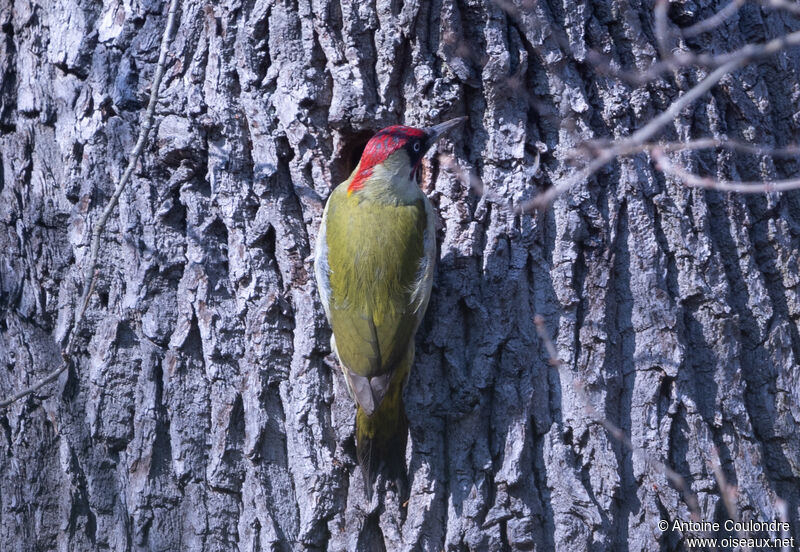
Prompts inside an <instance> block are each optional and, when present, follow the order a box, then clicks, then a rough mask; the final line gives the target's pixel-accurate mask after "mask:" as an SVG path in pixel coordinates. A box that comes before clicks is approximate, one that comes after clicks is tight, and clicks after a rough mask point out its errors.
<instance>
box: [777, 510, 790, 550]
mask: <svg viewBox="0 0 800 552" xmlns="http://www.w3.org/2000/svg"><path fill="white" fill-rule="evenodd" d="M775 509H776V510H778V516H780V518H781V521H782V522H783V526H782V528H781V529H782V530H781V538H782V539H783V542H784V545H783V552H789V551H790V550H791V545H790V544H789V543H790V542H791V541H790V539H791V533H789V529H788V527H789V503H788V502H786V501H785V500H784V499H782V498H780V497H778V498H777V499H776V500H775Z"/></svg>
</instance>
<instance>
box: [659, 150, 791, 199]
mask: <svg viewBox="0 0 800 552" xmlns="http://www.w3.org/2000/svg"><path fill="white" fill-rule="evenodd" d="M652 155H653V159H654V160H655V161H656V168H657V169H658V170H660V171H661V172H663V173H664V174H668V175H670V176H672V177H674V178H676V179H678V180H680V181H681V182H683V183H684V184H685V185H687V186H690V187H692V188H705V189H707V190H718V191H722V192H738V193H743V194H761V193H769V192H786V191H789V190H797V189H800V178H791V179H789V180H773V181H761V182H728V181H726V180H717V179H714V178H710V177H707V176H698V175H696V174H694V173H690V172H689V171H687V170H685V169H684V168H682V167H679V166H677V165H673V164H672V162H671V161H670V160H669V158H668V157H667V156H666V155H665V154H664V152H663V151H661V150H660V149H658V148H655V149H653V151H652Z"/></svg>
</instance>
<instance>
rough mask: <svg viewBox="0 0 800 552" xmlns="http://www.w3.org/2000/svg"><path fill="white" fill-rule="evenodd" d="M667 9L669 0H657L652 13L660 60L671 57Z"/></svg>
mask: <svg viewBox="0 0 800 552" xmlns="http://www.w3.org/2000/svg"><path fill="white" fill-rule="evenodd" d="M668 9H669V0H657V1H656V7H655V10H654V11H653V16H654V17H653V18H654V19H655V27H656V44H657V45H658V53H659V54H660V55H661V59H665V60H666V59H669V58H670V57H672V56H671V54H670V50H669V29H668V26H667V21H668V18H667V10H668Z"/></svg>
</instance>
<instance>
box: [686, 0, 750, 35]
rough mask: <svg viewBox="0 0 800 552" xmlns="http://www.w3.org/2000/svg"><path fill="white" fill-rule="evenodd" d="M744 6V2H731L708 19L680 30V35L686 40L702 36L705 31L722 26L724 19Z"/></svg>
mask: <svg viewBox="0 0 800 552" xmlns="http://www.w3.org/2000/svg"><path fill="white" fill-rule="evenodd" d="M743 4H744V0H733V1H732V2H730V3H729V4H728V5H727V6H725V7H724V8H722V9H721V10H719V11H718V12H717V13H715V14H714V15H712V16H711V17H709V18H708V19H703V20H702V21H699V22H697V23H695V24H694V25H692V26H691V27H686V28H685V29H681V34H682V35H683V36H685V37H686V38H691V37H693V36H697V35H699V34H702V33H704V32H706V31H710V30H711V29H714V28H716V27H719V26H720V25H722V24H723V23H724V22H725V20H726V19H728V18H729V17H731V16H732V15H733V14H735V13H736V12H737V11H739V8H741V7H742V5H743Z"/></svg>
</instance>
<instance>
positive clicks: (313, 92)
mask: <svg viewBox="0 0 800 552" xmlns="http://www.w3.org/2000/svg"><path fill="white" fill-rule="evenodd" d="M721 4H724V2H720V3H719V4H717V3H716V2H708V1H705V0H702V1H698V2H685V3H676V5H674V6H672V8H671V11H670V14H669V15H670V25H673V26H678V27H679V26H685V25H688V24H690V23H692V22H694V21H697V20H699V19H702V18H703V17H707V16H709V15H711V14H712V13H713V12H714V11H715V10H716V9H718V8H719V7H720V5H721ZM164 8H165V6H164V4H163V2H158V1H150V0H142V1H141V2H128V3H118V2H114V1H110V2H109V1H107V2H105V3H104V4H103V5H100V4H97V3H94V2H89V1H80V2H74V1H72V0H63V1H62V2H59V3H58V4H57V5H55V4H50V3H42V4H37V3H31V2H29V1H25V0H14V1H13V2H10V1H9V0H2V1H0V29H1V30H2V41H0V79H2V82H1V84H0V250H2V253H0V293H1V295H0V314H2V316H0V359H3V367H2V370H0V391H2V396H3V397H4V396H7V395H10V394H11V393H13V392H14V391H16V390H18V389H21V388H22V387H24V386H26V385H29V384H31V383H33V382H34V381H36V380H37V379H38V378H40V377H42V376H43V375H45V374H46V373H47V372H48V371H50V370H52V369H53V368H55V367H56V366H57V363H58V362H59V355H60V349H61V347H62V346H63V344H64V342H65V339H66V338H67V337H68V336H67V335H66V333H67V330H68V328H69V326H70V324H71V321H72V319H73V317H74V316H75V312H76V307H77V301H78V299H79V297H80V295H81V292H82V289H81V285H82V280H81V278H82V272H81V267H83V266H84V264H85V263H86V261H87V258H86V257H87V254H88V245H89V239H90V236H91V229H92V225H93V223H94V222H95V221H96V220H97V216H98V214H99V213H100V211H101V210H102V207H103V205H104V203H105V201H106V200H107V199H108V197H109V196H110V194H111V193H112V191H113V188H114V183H115V180H116V179H118V178H119V176H120V174H121V172H122V170H123V168H124V166H125V162H126V156H127V154H128V152H129V151H130V149H131V146H132V144H133V142H134V141H135V139H136V134H137V132H138V121H139V114H140V112H141V109H142V108H143V105H144V103H145V102H146V98H147V96H148V93H149V85H150V82H151V80H152V75H153V71H154V69H155V68H154V63H155V60H156V58H157V56H158V44H159V40H160V34H161V32H162V29H163V25H164V18H165V13H164V12H165V10H164ZM652 8H653V6H652V3H651V2H646V1H645V2H638V1H634V2H630V3H629V2H624V1H618V2H605V1H592V2H589V3H580V4H579V3H574V2H570V1H565V2H563V3H557V2H553V1H543V0H541V1H538V2H526V3H523V4H520V3H519V2H516V3H514V4H512V3H511V2H508V3H507V2H505V1H503V2H497V3H492V2H490V1H486V0H459V1H457V2H450V1H449V0H447V1H442V2H439V1H436V2H432V3H426V2H411V1H406V2H396V1H385V0H377V1H376V2H374V3H352V4H351V3H349V2H336V1H333V2H331V1H326V0H313V1H312V2H310V3H309V2H307V1H305V0H299V1H297V2H289V1H276V2H261V1H259V0H248V1H241V0H229V1H228V2H225V3H220V4H217V3H207V4H203V3H201V2H198V1H196V0H186V1H184V2H182V7H181V12H180V23H179V30H178V32H177V34H176V36H175V38H174V40H173V43H172V46H171V51H172V55H171V56H170V59H169V61H168V66H167V73H166V75H165V81H164V84H163V92H162V101H161V102H160V103H159V108H158V110H157V116H156V124H157V130H156V132H155V133H154V136H153V139H152V143H151V145H150V146H149V147H148V148H147V149H146V151H145V153H144V155H143V157H142V162H141V166H140V167H139V169H138V170H137V171H136V173H135V175H134V178H133V180H132V182H131V184H130V186H129V187H128V189H127V190H126V192H125V193H124V194H123V196H122V198H121V200H120V205H119V209H118V213H117V215H116V216H115V217H112V220H111V221H110V222H109V226H108V229H107V231H106V234H105V236H104V240H103V245H102V250H101V262H102V270H101V274H100V278H99V282H98V286H97V292H96V293H95V295H94V296H93V299H92V302H91V305H90V309H89V311H88V312H87V320H86V321H85V323H84V324H83V326H82V329H81V336H80V340H79V344H80V346H79V348H78V349H79V352H78V354H77V355H76V363H75V365H74V366H73V367H72V368H71V369H70V370H68V372H67V373H65V374H64V375H62V377H61V379H60V380H58V381H57V382H56V383H54V384H50V385H49V386H47V387H45V388H43V389H41V390H40V391H39V392H37V393H36V394H34V395H33V396H30V397H28V398H26V399H24V400H22V401H20V402H18V403H16V404H14V405H12V406H11V407H10V408H9V409H8V410H7V411H6V412H4V413H0V433H2V439H0V543H1V546H2V549H3V550H51V549H58V550H94V549H111V550H231V549H241V550H303V549H319V550H324V549H328V550H356V549H359V550H373V549H380V548H381V547H385V548H386V549H388V550H442V549H444V550H453V551H455V550H531V549H536V550H550V549H553V548H556V549H558V550H582V549H620V548H625V547H627V548H628V549H631V550H652V549H655V548H658V547H659V546H660V547H662V549H676V548H681V547H683V546H684V543H683V542H682V541H681V534H679V533H675V532H666V533H662V532H661V531H659V530H658V529H657V527H656V523H657V521H658V520H659V519H662V518H668V519H674V518H678V519H682V520H688V519H690V514H689V511H688V508H687V505H686V502H685V500H684V498H683V497H682V495H681V493H679V492H678V491H677V490H676V489H675V488H674V487H673V486H671V485H670V483H669V482H668V481H667V478H666V477H665V475H664V474H663V473H662V472H661V471H659V470H657V469H654V466H653V465H652V463H649V462H647V455H650V456H651V457H654V458H658V459H661V460H662V461H663V462H666V463H667V464H669V465H670V466H672V467H673V468H674V469H675V470H677V471H678V472H679V473H680V474H681V475H682V476H683V477H684V478H685V479H686V481H687V482H688V484H689V485H690V487H691V489H692V492H693V493H694V494H696V496H697V499H698V503H699V507H700V510H701V519H703V520H706V521H713V520H717V521H719V520H722V519H724V518H725V517H726V516H727V513H726V511H725V508H724V505H723V502H722V498H721V495H720V491H719V486H718V483H717V481H716V480H715V477H714V474H713V470H712V468H711V466H710V465H709V460H710V459H711V458H712V453H711V451H712V449H713V448H714V447H716V449H717V450H718V451H719V455H720V457H721V460H722V468H723V471H724V474H725V476H726V478H727V480H728V482H729V483H731V484H733V485H735V486H736V487H737V489H738V493H737V495H736V504H737V509H738V512H737V514H738V515H739V516H741V517H742V518H744V519H750V518H752V519H757V520H761V521H769V520H773V519H777V518H779V513H778V511H777V509H776V501H777V499H778V498H781V499H783V500H785V501H786V502H787V503H788V509H789V518H790V519H791V520H792V523H793V533H794V535H795V536H798V535H800V524H799V523H798V521H797V520H798V519H800V436H798V433H797V431H796V427H797V424H798V423H800V407H799V406H798V404H800V400H798V399H799V398H800V397H799V395H800V368H798V365H799V364H800V325H799V323H800V298H799V297H798V292H799V291H800V270H798V265H797V263H798V247H800V194H798V193H796V192H794V193H786V194H768V195H763V196H752V197H743V196H740V195H732V194H723V193H719V192H713V191H703V190H690V189H687V188H684V187H682V186H680V185H679V184H677V183H675V182H672V181H671V180H665V179H664V178H663V176H662V175H661V174H660V173H659V172H657V170H655V168H654V166H653V165H652V163H651V162H650V161H649V159H648V157H647V156H646V155H644V154H641V155H638V156H635V157H632V158H628V159H620V160H619V161H617V162H615V163H613V164H610V165H609V167H608V168H607V170H605V171H604V172H603V173H602V174H600V175H599V176H598V177H597V178H594V179H592V180H591V181H590V182H589V183H586V184H583V185H581V186H578V187H577V188H575V189H574V190H572V191H571V192H570V193H568V194H567V195H565V196H563V197H561V198H559V199H558V200H557V201H556V202H555V204H554V205H553V206H552V208H551V209H549V210H548V211H547V212H545V213H543V214H535V215H534V216H527V215H526V216H515V215H513V214H511V212H510V211H509V210H508V209H506V204H507V202H509V201H512V202H514V203H519V202H521V201H524V200H525V199H529V198H531V197H533V196H534V195H535V194H536V193H537V192H538V191H541V190H543V189H544V188H546V187H547V186H549V185H550V184H551V183H552V182H555V181H556V180H558V179H559V178H561V177H563V176H564V175H566V174H568V173H569V172H570V171H571V170H572V169H571V167H570V165H569V161H568V159H567V154H568V152H569V151H570V150H571V148H572V147H573V146H574V145H575V144H576V142H577V141H578V140H580V139H583V138H592V137H610V138H613V137H618V136H624V135H627V134H629V133H630V132H631V131H633V130H635V129H636V128H638V127H640V126H641V125H642V124H644V123H645V122H646V121H648V120H649V119H650V118H652V116H653V115H654V114H657V113H658V112H660V111H661V110H663V109H664V108H665V107H666V106H667V105H668V104H669V103H670V102H671V101H672V100H673V99H674V98H675V97H677V96H678V94H680V93H681V91H685V90H687V89H689V88H690V87H691V86H692V84H693V83H695V82H697V80H698V79H699V78H701V77H702V73H701V72H700V71H697V70H694V69H691V70H689V69H687V70H685V71H678V72H675V73H673V74H670V75H667V76H665V77H664V78H663V79H661V80H657V81H655V82H653V83H652V84H649V85H644V86H639V87H632V86H629V85H626V84H623V83H620V82H619V81H617V80H615V79H612V78H610V77H607V76H603V75H600V74H599V73H598V72H597V71H596V70H595V69H594V68H593V67H592V64H591V63H590V62H589V61H588V60H587V51H588V50H589V49H594V50H598V51H600V52H603V53H604V54H606V55H608V56H609V57H611V58H613V59H615V60H616V61H617V62H619V63H620V64H621V65H622V66H623V67H625V68H628V69H630V70H636V69H637V68H639V69H642V68H644V67H646V66H647V65H648V64H649V63H650V62H651V61H652V60H653V59H654V58H655V57H656V48H655V46H654V43H655V41H654V37H653V18H652ZM798 28H800V22H798V20H797V19H796V18H793V17H792V16H789V15H787V14H785V13H782V12H774V11H770V10H767V9H766V8H760V7H759V6H758V5H751V4H748V5H745V6H744V7H743V8H742V9H741V10H740V11H739V12H738V13H737V14H736V15H735V16H733V17H732V18H731V19H729V20H728V21H727V22H726V23H725V24H724V25H723V26H722V27H720V28H719V29H717V30H715V31H714V32H712V33H709V34H704V35H701V36H699V37H698V38H696V39H692V40H690V41H689V43H688V46H689V47H690V48H693V49H697V50H703V51H711V52H714V51H720V52H721V51H728V50H731V49H733V48H737V47H740V46H742V45H744V44H745V43H747V42H761V41H764V40H766V39H769V38H773V37H776V36H780V35H782V34H784V33H786V32H788V31H791V30H797V29H798ZM798 83H800V55H798V52H797V51H796V50H793V51H788V52H784V53H781V54H778V55H776V56H774V57H772V58H769V59H766V60H763V61H760V62H758V63H757V64H752V65H750V66H748V67H747V68H745V69H743V70H741V71H739V72H737V73H736V74H735V75H733V76H731V77H729V78H726V79H724V80H723V81H722V83H721V85H720V86H718V87H716V88H715V89H714V91H713V92H712V93H711V94H709V95H707V96H706V97H704V98H703V100H702V101H700V102H698V103H697V104H696V105H695V106H693V107H692V108H691V109H689V110H687V111H686V112H684V113H683V114H682V115H681V117H680V118H679V119H678V120H676V121H675V124H674V125H672V127H671V128H669V129H668V131H667V132H666V134H665V136H666V138H668V139H673V140H684V139H688V138H691V137H700V136H716V137H729V138H738V139H742V140H747V141H752V142H759V143H764V144H768V145H784V144H788V143H795V142H797V141H798V139H799V138H800V112H798V107H797V106H798V105H799V104H798V99H799V98H800V84H798ZM462 114H466V115H469V117H470V120H469V122H468V124H467V128H466V129H465V131H464V132H463V133H461V134H460V135H459V136H456V137H454V138H453V139H451V140H450V141H446V142H444V143H443V144H442V145H441V146H440V149H441V150H444V151H448V152H450V153H452V154H453V155H454V157H455V158H456V159H457V160H458V162H459V163H460V164H463V165H465V166H467V167H471V168H472V169H473V170H474V171H475V172H476V173H477V174H478V175H480V177H481V178H482V180H483V182H484V185H485V187H486V191H487V193H484V194H483V195H482V196H478V195H476V194H475V193H474V191H472V190H470V189H469V187H468V186H466V185H465V184H464V182H462V181H460V180H459V179H458V178H457V177H456V174H455V173H453V172H452V171H450V170H447V169H445V168H444V167H442V166H440V165H439V163H438V162H436V161H435V160H434V161H432V162H431V163H430V164H429V165H428V167H427V168H428V170H427V171H426V173H425V174H426V176H425V182H426V186H427V190H428V191H429V194H430V197H431V198H432V200H433V201H434V203H435V205H436V206H437V207H438V210H439V214H440V217H441V221H440V222H441V231H440V235H439V246H440V260H439V267H438V274H437V283H436V286H435V289H434V292H433V296H432V300H431V304H430V308H429V312H428V315H427V317H426V321H425V322H424V324H423V326H422V328H421V330H420V333H419V335H418V341H417V343H418V345H417V362H416V366H415V368H414V371H413V374H412V376H411V378H410V382H409V385H408V389H407V392H406V404H407V412H408V416H409V420H410V439H409V448H408V451H407V461H408V473H409V488H410V492H409V496H408V497H399V496H397V492H396V491H395V490H394V489H392V488H389V489H388V490H386V492H385V493H383V492H382V493H380V496H381V498H380V500H378V499H376V500H375V501H373V503H372V504H367V503H366V499H365V494H364V489H363V482H362V480H361V478H360V475H359V473H358V471H357V469H356V467H355V462H354V452H355V451H354V443H353V417H354V409H353V405H352V402H351V401H350V399H349V398H348V397H347V393H346V391H345V390H344V388H343V386H342V381H341V379H340V376H339V374H338V369H337V368H336V366H335V362H334V360H333V358H332V357H331V355H330V351H329V349H328V338H329V330H328V328H327V325H326V323H325V320H324V316H323V313H322V309H321V306H320V304H319V300H318V299H317V296H316V291H315V284H314V280H313V271H312V266H311V259H310V254H311V251H312V247H313V244H314V237H315V233H316V229H317V226H318V224H319V219H320V215H321V211H322V206H323V203H324V198H325V197H327V194H328V193H329V191H330V189H331V186H332V185H333V184H335V183H337V182H339V181H340V180H341V179H343V178H344V177H345V176H346V175H347V173H348V172H349V170H350V169H351V168H352V166H353V160H354V159H357V157H358V154H359V151H360V150H359V148H360V147H363V145H364V142H365V141H366V139H367V138H368V137H369V136H370V134H371V132H373V131H374V130H376V129H378V128H380V127H382V126H385V125H388V124H393V123H398V122H405V123H410V124H416V125H423V124H428V123H432V122H438V121H439V120H444V119H445V118H448V117H451V116H457V115H462ZM540 142H541V143H543V144H545V145H546V146H547V151H546V152H545V154H544V155H543V156H542V168H541V170H540V172H538V173H535V169H534V167H535V164H536V163H535V159H536V155H537V153H536V152H537V151H538V149H539V146H538V145H537V144H538V143H540ZM683 159H684V161H685V163H686V166H687V167H688V168H690V169H692V170H694V171H696V172H701V173H708V174H717V172H718V171H719V172H720V174H723V175H724V176H728V177H730V178H742V179H759V178H785V177H789V176H793V175H796V174H797V170H798V162H797V161H796V160H794V159H789V160H779V161H775V162H773V161H771V160H770V158H768V157H762V156H747V155H742V154H731V153H703V154H686V155H685V156H684V157H683ZM536 313H538V314H541V315H543V316H544V317H545V320H546V322H547V326H548V329H549V331H550V333H551V334H552V335H553V339H554V341H555V343H556V345H557V347H558V351H559V354H560V356H561V359H562V360H563V361H564V366H563V367H562V368H561V369H559V370H556V369H554V368H552V367H551V366H550V365H549V364H548V357H547V353H546V351H545V348H544V346H543V344H542V343H541V342H540V340H539V338H538V337H537V334H536V329H535V327H534V323H533V320H534V315H535V314H536ZM580 389H584V391H580ZM586 397H588V399H589V400H590V401H591V403H592V405H593V409H594V410H595V411H596V412H599V413H600V414H601V415H603V416H605V417H606V418H607V419H608V420H610V421H611V422H613V423H614V424H616V425H618V426H620V427H621V428H622V429H623V430H624V431H625V432H626V433H627V434H628V435H630V438H631V441H632V442H633V444H634V446H635V447H636V448H637V450H638V451H646V455H645V454H641V453H639V452H637V453H631V452H630V451H629V450H627V449H626V448H625V447H624V446H623V445H622V444H621V443H620V442H618V441H616V440H615V439H613V438H612V437H611V436H610V435H609V434H608V432H607V431H606V430H605V429H604V428H603V427H602V426H601V425H599V424H598V423H597V422H596V421H595V420H593V418H592V415H591V413H590V410H589V409H587V408H586V405H585V403H584V401H585V398H586ZM406 499H407V502H405V500H406Z"/></svg>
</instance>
